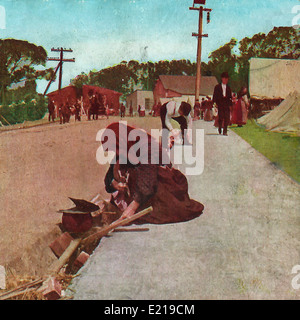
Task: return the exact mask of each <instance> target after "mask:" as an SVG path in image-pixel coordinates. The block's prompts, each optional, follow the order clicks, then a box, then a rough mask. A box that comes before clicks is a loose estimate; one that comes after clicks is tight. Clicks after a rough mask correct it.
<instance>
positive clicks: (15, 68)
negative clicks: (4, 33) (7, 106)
mask: <svg viewBox="0 0 300 320" xmlns="http://www.w3.org/2000/svg"><path fill="white" fill-rule="evenodd" d="M46 58H47V53H46V51H45V49H44V48H43V47H41V46H37V45H35V44H33V43H29V42H27V41H23V40H16V39H0V87H1V101H2V103H5V94H6V92H7V90H8V88H9V87H10V86H11V85H12V84H18V83H21V82H27V81H35V80H37V79H50V77H51V76H52V74H53V70H52V69H46V70H37V69H36V67H37V66H45V64H46Z"/></svg>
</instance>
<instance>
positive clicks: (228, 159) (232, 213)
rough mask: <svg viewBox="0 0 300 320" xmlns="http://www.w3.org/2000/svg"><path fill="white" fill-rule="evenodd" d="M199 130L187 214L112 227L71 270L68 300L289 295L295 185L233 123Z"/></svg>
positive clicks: (296, 228)
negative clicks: (191, 213) (197, 170)
mask: <svg viewBox="0 0 300 320" xmlns="http://www.w3.org/2000/svg"><path fill="white" fill-rule="evenodd" d="M194 127H195V129H196V128H198V129H205V170H204V172H203V174H202V175H201V176H189V177H188V180H189V189H190V190H189V192H190V196H191V198H194V199H196V200H198V201H200V202H202V203H203V204H204V205H205V211H204V214H203V215H202V216H201V217H200V218H198V219H196V220H193V221H190V222H186V223H181V224H173V225H164V226H155V225H148V227H149V228H150V231H149V232H143V233H113V235H112V236H111V237H108V238H104V239H102V241H101V243H100V245H99V246H98V248H97V249H96V250H95V252H94V254H93V255H92V256H91V257H90V259H89V260H88V262H87V263H86V265H85V266H84V267H83V268H82V269H81V270H80V272H79V273H80V276H79V277H77V278H75V279H74V281H73V283H72V285H71V287H70V289H72V291H71V290H70V291H69V292H68V293H69V294H72V295H73V296H74V299H92V300H95V299H109V300H115V299H124V300H129V299H133V300H135V299H147V300H148V299H149V300H152V299H180V300H181V299H182V300H185V299H196V300H199V299H298V298H299V297H300V290H295V289H294V288H293V287H292V280H293V278H294V277H295V274H294V275H293V274H292V269H293V267H294V266H295V265H299V264H300V252H299V250H300V216H299V204H300V203H299V185H298V184H297V183H295V182H294V181H293V180H292V179H290V178H289V177H288V176H287V175H286V174H284V173H283V172H282V171H280V170H279V169H277V168H276V167H275V166H273V165H272V164H271V163H270V161H268V160H267V159H266V158H265V157H264V156H262V155H261V154H260V153H258V152H257V151H256V150H254V149H253V148H252V147H251V146H250V145H249V144H248V143H246V142H245V141H244V140H243V139H241V138H240V137H239V136H238V135H236V134H235V133H233V132H231V131H230V132H229V136H228V137H223V136H219V135H217V134H216V129H215V128H214V127H213V126H212V123H205V122H203V121H198V122H196V123H195V126H194Z"/></svg>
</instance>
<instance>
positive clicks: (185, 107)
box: [180, 102, 192, 117]
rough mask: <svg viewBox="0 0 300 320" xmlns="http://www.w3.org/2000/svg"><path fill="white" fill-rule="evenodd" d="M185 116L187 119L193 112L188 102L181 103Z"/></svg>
mask: <svg viewBox="0 0 300 320" xmlns="http://www.w3.org/2000/svg"><path fill="white" fill-rule="evenodd" d="M180 108H181V110H182V112H183V114H184V115H185V116H186V117H187V116H188V115H189V113H190V112H191V110H192V107H191V105H190V104H189V103H187V102H182V103H181V106H180Z"/></svg>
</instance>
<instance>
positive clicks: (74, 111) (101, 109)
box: [48, 72, 250, 141]
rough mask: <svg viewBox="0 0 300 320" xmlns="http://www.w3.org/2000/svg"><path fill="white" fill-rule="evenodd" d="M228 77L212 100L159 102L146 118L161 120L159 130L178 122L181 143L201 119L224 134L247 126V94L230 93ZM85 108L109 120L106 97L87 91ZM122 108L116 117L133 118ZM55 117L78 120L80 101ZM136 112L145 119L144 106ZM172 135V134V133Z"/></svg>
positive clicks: (52, 110) (130, 109)
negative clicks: (210, 123) (162, 103)
mask: <svg viewBox="0 0 300 320" xmlns="http://www.w3.org/2000/svg"><path fill="white" fill-rule="evenodd" d="M228 81H229V75H228V73H227V72H224V73H223V74H222V75H221V83H219V84H218V85H216V87H215V89H214V93H213V97H210V96H206V98H202V100H201V102H200V101H199V100H196V102H195V105H194V108H193V110H192V107H191V105H190V104H189V103H187V102H175V101H170V102H168V103H165V104H164V105H161V103H160V102H158V103H156V104H154V105H153V107H152V109H151V111H150V112H149V115H150V116H153V117H160V118H161V121H162V128H165V129H168V130H169V131H170V132H172V131H173V126H172V125H171V120H172V121H175V122H177V123H178V125H179V127H180V129H181V131H182V141H188V139H187V137H185V136H184V129H188V128H190V127H191V124H192V121H197V120H204V121H208V122H212V121H214V126H215V127H217V128H218V131H219V134H223V135H225V136H226V135H227V132H228V126H230V125H234V124H236V125H237V126H239V127H242V126H243V125H245V124H246V123H247V119H248V112H249V106H250V103H249V100H248V91H247V88H246V87H242V88H241V90H240V91H239V92H238V93H237V94H236V93H233V92H232V90H231V88H230V86H229V85H228ZM88 103H89V107H88V109H87V110H85V111H86V113H87V114H86V115H87V118H88V120H98V118H99V117H102V118H106V119H108V118H109V115H110V112H111V111H110V109H109V106H108V103H107V98H106V96H105V95H102V94H100V93H98V92H94V91H93V90H90V91H89V92H88ZM126 109H127V108H126V105H125V104H124V103H121V105H120V108H119V115H120V117H121V118H124V117H125V116H126V115H128V116H129V117H133V116H134V108H133V105H132V103H130V105H129V107H128V113H126V111H127V110H126ZM48 110H49V121H51V120H52V121H54V120H55V114H56V112H55V111H56V110H55V102H54V100H52V99H49V104H48ZM57 111H58V116H59V119H60V123H61V124H64V123H69V122H70V118H71V116H72V115H74V116H75V121H81V117H82V112H84V111H83V110H82V102H81V100H76V103H75V104H71V103H70V101H69V99H67V100H66V102H65V103H61V104H60V105H59V106H58V108H57ZM137 113H138V116H139V117H145V116H146V107H145V105H138V107H137ZM173 133H174V131H173Z"/></svg>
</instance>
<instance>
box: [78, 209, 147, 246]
mask: <svg viewBox="0 0 300 320" xmlns="http://www.w3.org/2000/svg"><path fill="white" fill-rule="evenodd" d="M152 211H153V208H152V207H150V208H147V209H145V210H143V211H141V212H139V213H136V214H135V215H133V216H132V217H131V218H127V219H124V220H121V221H120V220H117V221H115V222H113V223H112V224H110V225H109V226H107V227H105V228H103V229H102V230H100V231H99V232H97V233H95V234H92V235H91V236H89V237H87V238H85V239H83V241H82V243H83V244H84V245H86V244H88V243H92V242H94V241H96V240H99V239H101V238H102V237H104V236H106V235H107V234H108V233H109V232H110V231H112V230H114V229H116V228H118V227H121V226H124V225H126V224H129V223H131V222H133V221H135V220H137V219H139V218H141V217H143V216H145V215H146V214H149V213H150V212H152Z"/></svg>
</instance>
